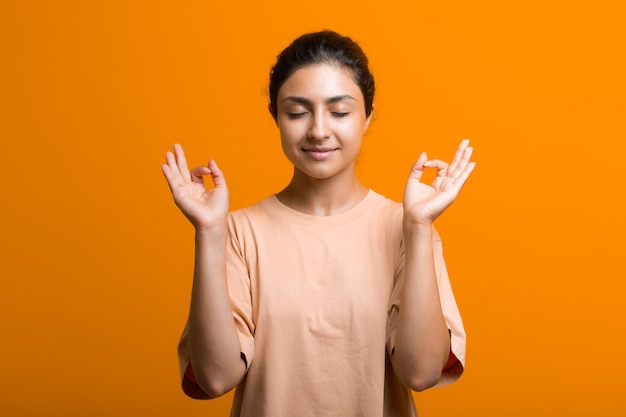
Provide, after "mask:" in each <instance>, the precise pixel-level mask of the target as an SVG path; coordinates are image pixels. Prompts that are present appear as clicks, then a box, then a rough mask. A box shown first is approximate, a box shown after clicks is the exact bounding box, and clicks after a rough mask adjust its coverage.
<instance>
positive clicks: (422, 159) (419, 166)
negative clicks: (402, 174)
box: [409, 152, 428, 181]
mask: <svg viewBox="0 0 626 417" xmlns="http://www.w3.org/2000/svg"><path fill="white" fill-rule="evenodd" d="M427 161H428V156H427V155H426V152H422V153H421V154H420V156H419V157H418V158H417V161H415V163H414V164H413V167H411V173H410V174H409V179H414V180H417V181H420V180H421V178H422V175H423V174H424V167H425V164H426V162H427Z"/></svg>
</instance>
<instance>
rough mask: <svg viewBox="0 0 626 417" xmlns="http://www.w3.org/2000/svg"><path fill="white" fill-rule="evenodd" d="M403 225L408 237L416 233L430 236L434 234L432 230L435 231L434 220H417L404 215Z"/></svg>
mask: <svg viewBox="0 0 626 417" xmlns="http://www.w3.org/2000/svg"><path fill="white" fill-rule="evenodd" d="M402 226H403V231H404V235H405V236H406V237H410V236H414V235H419V236H424V235H428V236H430V235H432V232H433V223H432V221H426V220H417V219H412V218H409V217H407V216H405V217H404V220H403V222H402Z"/></svg>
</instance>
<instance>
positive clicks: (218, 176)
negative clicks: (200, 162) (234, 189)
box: [208, 159, 228, 190]
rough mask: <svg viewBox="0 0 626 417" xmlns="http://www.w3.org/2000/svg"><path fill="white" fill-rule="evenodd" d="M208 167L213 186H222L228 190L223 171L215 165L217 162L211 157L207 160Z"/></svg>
mask: <svg viewBox="0 0 626 417" xmlns="http://www.w3.org/2000/svg"><path fill="white" fill-rule="evenodd" d="M208 169H209V170H210V173H211V179H212V180H213V185H215V188H224V189H226V190H228V187H227V185H226V178H224V173H223V172H222V170H221V169H220V168H219V167H218V166H217V163H216V162H215V161H214V160H213V159H211V160H210V161H209V168H208Z"/></svg>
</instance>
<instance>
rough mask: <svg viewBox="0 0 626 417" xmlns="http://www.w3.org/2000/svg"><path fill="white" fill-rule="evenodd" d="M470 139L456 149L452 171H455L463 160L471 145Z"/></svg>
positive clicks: (462, 142)
mask: <svg viewBox="0 0 626 417" xmlns="http://www.w3.org/2000/svg"><path fill="white" fill-rule="evenodd" d="M469 142H470V141H469V139H463V140H462V141H461V143H460V144H459V147H458V148H456V152H455V153H454V158H452V162H450V171H454V170H455V169H456V167H457V165H458V164H459V162H460V161H461V160H462V159H463V155H464V153H465V150H466V149H467V147H468V145H469Z"/></svg>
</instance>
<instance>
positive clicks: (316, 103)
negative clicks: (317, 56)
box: [276, 64, 370, 179]
mask: <svg viewBox="0 0 626 417" xmlns="http://www.w3.org/2000/svg"><path fill="white" fill-rule="evenodd" d="M276 101H277V115H276V116H277V117H276V120H277V123H278V127H279V129H280V137H281V142H282V146H283V151H284V152H285V155H286V156H287V158H288V159H289V160H290V161H291V162H292V163H293V165H294V167H295V169H296V173H300V174H304V175H306V176H308V177H310V178H314V179H326V178H331V177H334V176H337V175H342V174H348V175H354V162H355V160H356V157H357V156H358V154H359V151H360V149H361V141H362V138H363V133H365V131H366V130H367V127H368V125H369V121H370V118H368V117H366V116H365V105H364V101H363V94H362V93H361V90H360V89H359V87H358V85H356V83H355V82H354V80H353V79H352V74H351V72H350V70H349V69H345V68H343V67H340V66H335V65H330V64H316V65H311V66H307V67H304V68H301V69H299V70H297V71H296V72H294V73H293V74H292V75H291V76H290V77H289V78H288V79H287V81H285V83H284V84H283V85H282V86H281V87H280V89H279V90H278V96H277V100H276Z"/></svg>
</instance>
